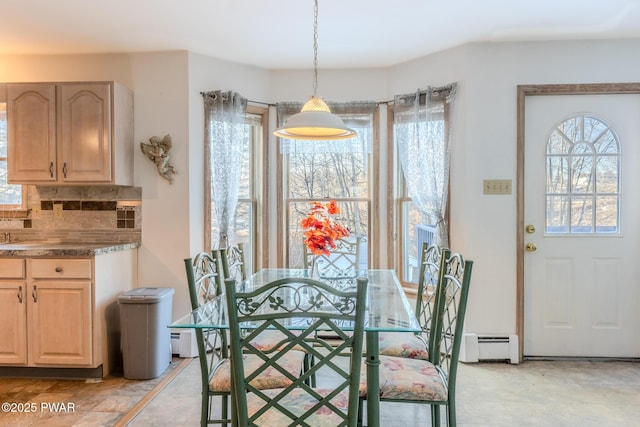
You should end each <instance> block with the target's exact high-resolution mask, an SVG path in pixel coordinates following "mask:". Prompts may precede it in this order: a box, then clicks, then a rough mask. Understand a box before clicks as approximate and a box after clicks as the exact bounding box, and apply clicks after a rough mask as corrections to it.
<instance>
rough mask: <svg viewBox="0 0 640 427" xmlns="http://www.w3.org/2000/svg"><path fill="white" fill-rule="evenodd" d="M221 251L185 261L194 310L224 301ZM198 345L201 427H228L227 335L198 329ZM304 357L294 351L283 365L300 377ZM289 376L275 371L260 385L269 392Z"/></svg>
mask: <svg viewBox="0 0 640 427" xmlns="http://www.w3.org/2000/svg"><path fill="white" fill-rule="evenodd" d="M218 255H219V254H218V252H217V251H213V252H211V253H209V252H202V253H199V254H197V255H196V256H195V257H194V258H193V259H192V258H187V259H185V260H184V264H185V269H186V275H187V283H188V287H189V297H190V300H191V307H192V309H193V310H196V309H200V310H203V309H208V308H209V306H210V305H212V304H215V303H218V305H216V306H214V307H212V308H211V310H219V309H220V302H222V301H221V299H220V298H222V294H223V292H222V290H223V287H222V279H221V278H222V276H221V274H220V269H219V265H220V262H219V259H218ZM195 336H196V344H197V347H198V359H199V363H200V373H201V386H202V400H201V414H200V425H201V426H203V427H204V426H207V425H209V424H221V425H223V426H226V425H227V424H229V423H231V422H232V421H231V416H230V413H229V403H231V410H232V411H234V407H235V405H234V402H233V401H232V399H229V396H230V395H231V368H230V357H229V347H228V340H227V334H226V332H225V331H223V330H220V329H218V328H196V329H195ZM303 360H304V354H303V353H301V352H291V353H290V354H288V355H286V357H283V360H282V365H283V366H285V367H286V369H288V370H289V372H290V374H291V375H293V376H299V375H300V373H301V372H302V367H303ZM261 363H262V361H261V360H259V359H256V358H255V357H249V358H248V360H247V362H246V364H247V366H248V367H249V368H250V367H252V366H253V365H256V364H261ZM288 378H289V377H288V376H283V375H281V374H280V373H278V372H273V370H270V371H268V372H267V373H266V374H265V377H261V378H260V379H259V380H260V383H259V386H260V387H263V388H265V389H267V388H278V387H281V386H283V385H284V384H286V383H287V382H288V381H289V379H288ZM215 397H219V398H220V416H219V417H217V416H214V411H213V407H214V402H213V399H214V398H215Z"/></svg>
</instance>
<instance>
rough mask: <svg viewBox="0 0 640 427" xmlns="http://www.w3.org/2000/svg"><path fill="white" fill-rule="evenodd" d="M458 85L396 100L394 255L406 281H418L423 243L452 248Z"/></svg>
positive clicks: (394, 134)
mask: <svg viewBox="0 0 640 427" xmlns="http://www.w3.org/2000/svg"><path fill="white" fill-rule="evenodd" d="M456 87H457V85H456V84H455V83H454V84H450V85H447V86H443V87H439V88H432V87H430V88H429V89H427V90H426V91H420V92H416V93H413V94H407V95H397V96H396V97H395V98H394V103H393V119H392V122H393V146H394V147H395V148H394V149H395V150H396V151H395V152H394V153H392V154H394V155H395V156H396V158H397V159H398V161H397V165H396V168H395V170H396V171H397V174H396V176H395V177H394V178H395V182H396V183H397V187H396V188H397V190H396V194H397V197H398V219H397V222H396V227H397V230H398V233H397V234H398V236H399V237H398V242H399V244H398V248H397V252H396V256H397V259H398V260H399V262H398V263H397V267H398V268H397V270H398V274H399V276H400V279H401V281H402V282H403V283H405V284H416V283H417V281H418V279H419V277H418V275H419V270H420V268H419V263H420V258H421V250H422V244H423V243H427V244H429V245H430V244H436V243H437V244H439V245H440V246H441V247H448V222H449V221H448V200H449V196H448V193H449V191H448V189H449V138H450V132H449V129H450V127H451V112H452V106H453V102H454V98H455V92H456ZM390 157H391V156H390Z"/></svg>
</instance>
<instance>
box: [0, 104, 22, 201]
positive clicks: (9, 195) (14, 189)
mask: <svg viewBox="0 0 640 427" xmlns="http://www.w3.org/2000/svg"><path fill="white" fill-rule="evenodd" d="M7 144H8V143H7V104H6V103H4V102H0V210H17V209H25V208H26V206H25V204H24V200H23V190H22V185H11V184H7V172H8V164H7Z"/></svg>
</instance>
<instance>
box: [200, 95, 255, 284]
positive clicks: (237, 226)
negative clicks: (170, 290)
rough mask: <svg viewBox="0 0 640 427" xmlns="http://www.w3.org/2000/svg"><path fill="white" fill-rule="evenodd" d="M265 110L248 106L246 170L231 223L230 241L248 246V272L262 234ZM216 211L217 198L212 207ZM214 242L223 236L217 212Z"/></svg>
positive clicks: (230, 242)
mask: <svg viewBox="0 0 640 427" xmlns="http://www.w3.org/2000/svg"><path fill="white" fill-rule="evenodd" d="M263 114H264V115H266V110H264V109H257V108H252V107H247V115H246V122H245V126H246V128H247V133H248V135H249V138H247V139H246V140H245V142H244V146H243V147H242V148H241V150H240V151H241V152H242V156H243V157H242V171H241V175H240V192H239V194H238V205H237V207H236V214H235V218H234V222H233V224H232V225H231V228H232V232H231V233H230V235H229V245H236V244H238V243H242V244H243V246H244V253H245V262H246V269H247V273H248V274H249V273H251V272H253V271H255V270H256V269H255V268H254V267H256V266H257V264H258V263H257V262H256V250H257V247H258V242H257V239H258V236H257V233H256V230H257V223H258V215H257V182H256V181H257V179H258V177H260V176H261V173H260V167H259V165H260V162H259V161H258V159H259V158H260V153H261V147H262V143H263V137H264V136H263V132H264V129H263V126H262V123H263V120H264V117H263ZM209 209H211V212H213V201H212V204H211V206H210V207H209ZM211 218H212V219H211V242H217V241H218V237H219V227H218V224H217V222H216V219H215V215H212V216H211Z"/></svg>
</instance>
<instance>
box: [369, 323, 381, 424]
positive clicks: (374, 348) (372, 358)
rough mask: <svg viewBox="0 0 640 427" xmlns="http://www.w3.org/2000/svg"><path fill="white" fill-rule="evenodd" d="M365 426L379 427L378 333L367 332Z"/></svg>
mask: <svg viewBox="0 0 640 427" xmlns="http://www.w3.org/2000/svg"><path fill="white" fill-rule="evenodd" d="M365 363H366V364H367V425H368V426H369V427H379V426H380V382H379V380H380V377H379V367H380V357H379V351H378V332H377V331H367V360H366V361H365Z"/></svg>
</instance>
